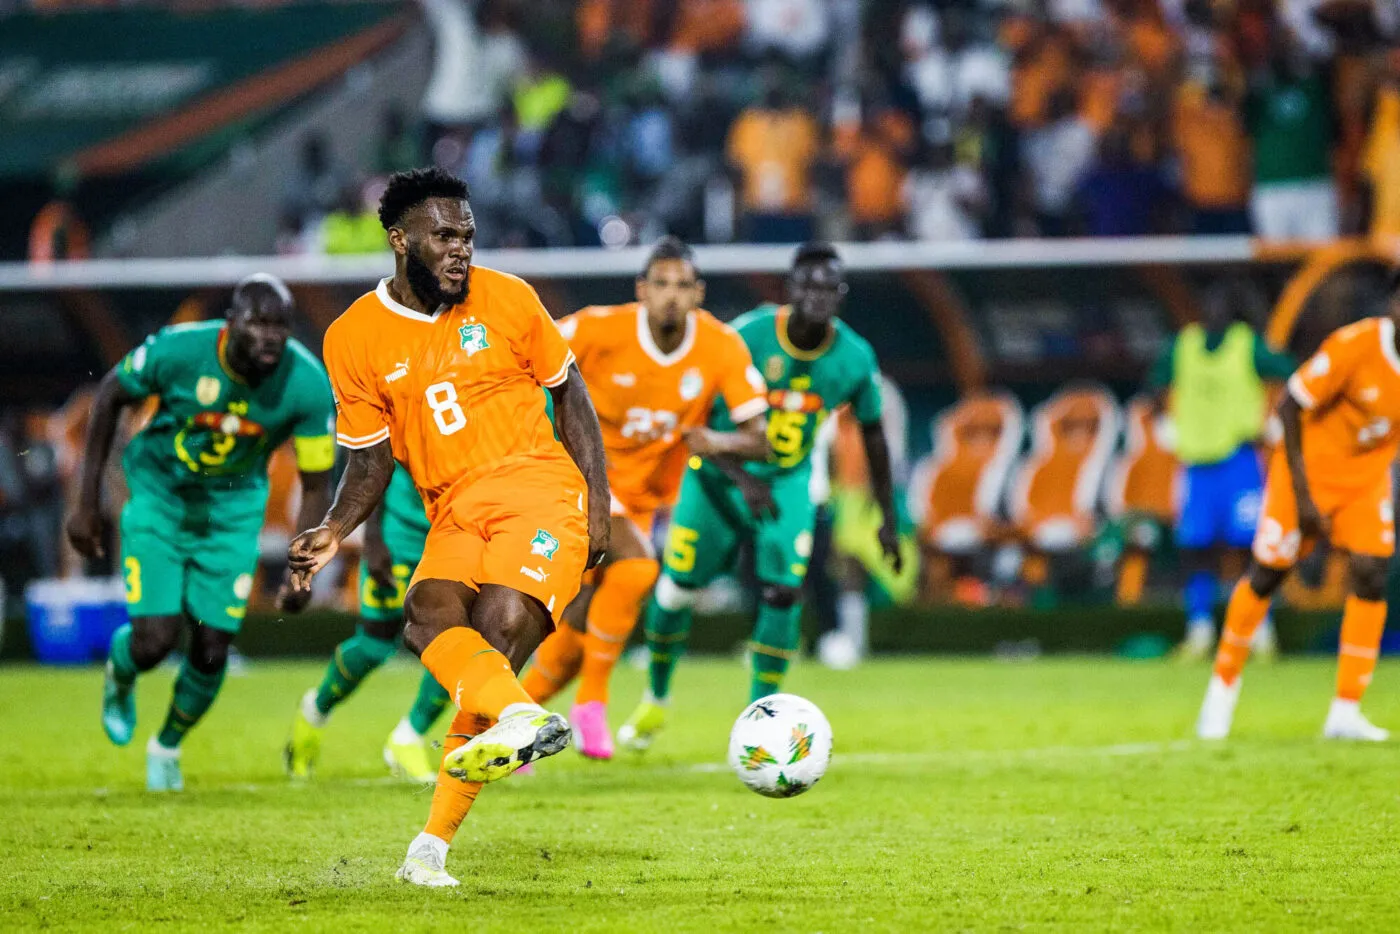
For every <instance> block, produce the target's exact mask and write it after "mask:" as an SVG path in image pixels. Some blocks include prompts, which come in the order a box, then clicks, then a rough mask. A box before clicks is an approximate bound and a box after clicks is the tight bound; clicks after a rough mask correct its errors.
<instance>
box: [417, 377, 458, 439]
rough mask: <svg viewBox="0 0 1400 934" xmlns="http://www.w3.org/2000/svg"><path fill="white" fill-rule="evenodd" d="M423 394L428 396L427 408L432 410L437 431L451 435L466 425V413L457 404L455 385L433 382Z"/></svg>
mask: <svg viewBox="0 0 1400 934" xmlns="http://www.w3.org/2000/svg"><path fill="white" fill-rule="evenodd" d="M424 395H426V396H427V397H428V408H430V409H432V410H433V421H435V422H437V426H438V431H440V432H442V433H443V434H445V435H452V434H456V433H457V432H459V431H461V430H462V429H463V428H465V427H466V426H467V413H466V412H463V411H462V407H461V406H460V405H458V404H457V387H456V386H453V385H452V384H451V383H434V384H433V385H431V386H429V387H428V390H427V392H425V393H424Z"/></svg>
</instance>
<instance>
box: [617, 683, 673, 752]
mask: <svg viewBox="0 0 1400 934" xmlns="http://www.w3.org/2000/svg"><path fill="white" fill-rule="evenodd" d="M665 725H666V705H665V704H662V703H659V702H658V701H656V700H654V699H653V698H652V697H651V696H650V695H648V696H646V697H643V698H642V702H641V703H640V704H638V705H637V709H636V710H633V711H632V715H631V716H629V717H628V718H627V722H626V723H624V724H622V726H620V727H618V730H617V743H618V745H619V746H622V747H623V748H625V749H630V750H632V751H633V752H646V751H647V750H648V749H650V748H651V744H652V741H653V740H654V739H656V734H657V733H659V732H661V728H662V727H664V726H665Z"/></svg>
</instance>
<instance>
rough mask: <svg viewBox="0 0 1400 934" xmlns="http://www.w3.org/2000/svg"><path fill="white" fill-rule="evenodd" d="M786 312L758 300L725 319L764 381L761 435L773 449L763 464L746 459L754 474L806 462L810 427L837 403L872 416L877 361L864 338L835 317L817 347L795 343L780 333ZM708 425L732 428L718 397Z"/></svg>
mask: <svg viewBox="0 0 1400 934" xmlns="http://www.w3.org/2000/svg"><path fill="white" fill-rule="evenodd" d="M787 315H788V310H787V308H785V307H784V308H779V307H778V306H776V305H760V306H759V307H758V308H755V309H754V310H753V311H750V312H749V313H747V314H745V315H741V316H740V317H738V318H736V319H735V320H734V321H733V323H732V325H731V326H732V327H733V328H734V330H736V331H738V332H739V336H740V337H742V338H743V339H744V343H745V344H747V345H748V347H749V353H750V354H752V356H753V363H754V366H756V367H757V368H758V371H759V372H760V373H761V374H763V379H764V380H765V381H766V382H767V383H768V440H769V443H770V444H771V445H772V446H773V455H772V457H771V458H770V459H769V460H768V462H767V463H760V464H749V465H747V467H748V470H749V471H750V472H751V473H753V474H755V475H757V476H760V477H772V476H774V475H776V474H779V473H787V472H790V471H798V470H808V469H810V467H811V463H812V446H813V445H814V444H815V443H816V438H817V431H818V430H819V429H820V428H821V426H822V422H824V421H825V420H826V417H827V416H828V415H829V414H831V412H832V411H834V410H835V409H836V408H838V407H839V406H841V405H844V404H846V403H850V405H851V410H852V412H853V413H854V415H855V417H856V419H857V420H858V421H859V422H860V423H861V424H862V425H871V424H879V422H880V383H879V380H878V379H877V373H878V370H879V367H878V365H877V364H876V362H875V351H874V350H872V349H871V347H870V345H869V344H868V343H866V341H865V339H864V338H863V337H861V336H860V335H859V334H857V333H856V332H854V331H852V330H851V329H850V328H848V327H847V326H846V325H845V323H844V322H842V321H840V320H835V321H832V323H831V334H830V335H829V336H828V338H827V339H826V341H825V342H824V343H823V344H822V345H821V346H820V347H818V348H816V349H815V350H811V351H806V350H801V349H799V348H797V347H794V346H793V344H792V342H791V341H790V340H788V336H787ZM710 424H711V426H712V427H714V428H717V429H721V430H729V429H732V428H733V427H734V424H733V422H732V421H731V420H730V418H729V410H728V409H727V408H726V407H725V405H724V402H723V400H717V401H716V402H715V409H714V412H713V413H712V414H711V416H710Z"/></svg>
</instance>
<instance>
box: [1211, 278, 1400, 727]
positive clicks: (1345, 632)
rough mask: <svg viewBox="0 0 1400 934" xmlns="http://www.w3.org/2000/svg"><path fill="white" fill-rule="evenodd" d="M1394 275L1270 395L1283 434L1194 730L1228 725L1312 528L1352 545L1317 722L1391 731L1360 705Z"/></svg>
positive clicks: (1394, 395) (1367, 657) (1392, 349)
mask: <svg viewBox="0 0 1400 934" xmlns="http://www.w3.org/2000/svg"><path fill="white" fill-rule="evenodd" d="M1397 286H1400V280H1397V278H1395V277H1392V280H1391V284H1390V306H1389V316H1388V317H1384V318H1366V319H1364V320H1362V321H1358V322H1356V323H1355V324H1351V325H1348V326H1346V327H1344V328H1341V329H1340V330H1338V331H1336V332H1334V333H1333V334H1332V335H1331V336H1330V337H1328V338H1327V340H1325V341H1323V343H1322V346H1321V347H1320V348H1319V349H1318V351H1317V353H1315V354H1313V356H1312V357H1311V358H1310V359H1309V360H1308V361H1307V362H1306V363H1304V364H1303V365H1302V366H1301V367H1299V368H1298V370H1297V372H1296V373H1294V374H1293V376H1292V377H1291V378H1290V379H1289V381H1288V394H1287V395H1286V396H1285V397H1284V399H1283V401H1282V402H1281V403H1280V405H1279V418H1280V420H1281V421H1282V422H1283V445H1282V447H1281V449H1279V450H1278V451H1275V452H1274V456H1273V459H1272V461H1271V462H1270V464H1269V481H1268V485H1267V486H1266V488H1265V490H1264V506H1263V511H1262V514H1261V516H1260V519H1259V529H1258V532H1257V533H1256V534H1255V536H1254V561H1253V563H1252V564H1251V565H1250V568H1249V573H1248V574H1246V575H1245V577H1244V578H1243V579H1241V580H1240V582H1239V583H1238V584H1236V585H1235V591H1234V594H1233V595H1232V596H1231V597H1230V606H1229V610H1228V611H1227V613H1226V616H1225V631H1224V632H1223V633H1222V634H1221V636H1220V647H1219V648H1218V649H1217V650H1216V655H1215V670H1214V671H1213V673H1212V674H1211V678H1210V685H1209V687H1208V688H1207V689H1206V696H1205V701H1204V703H1203V704H1202V705H1201V715H1200V719H1199V721H1198V722H1197V726H1196V731H1197V733H1198V734H1199V735H1200V737H1201V738H1202V739H1224V738H1225V737H1226V736H1228V735H1229V733H1230V724H1231V721H1232V720H1233V718H1234V711H1235V703H1236V701H1237V700H1238V699H1239V694H1240V672H1241V671H1242V670H1243V669H1244V663H1245V661H1246V659H1248V657H1249V644H1250V638H1251V636H1253V634H1254V630H1255V628H1256V627H1258V625H1259V624H1260V622H1261V621H1262V620H1263V619H1264V615H1265V614H1266V613H1267V612H1268V608H1269V599H1270V598H1271V597H1272V596H1273V594H1274V592H1275V591H1277V590H1278V588H1279V585H1280V584H1282V583H1283V581H1284V578H1286V577H1287V576H1288V573H1289V571H1291V570H1292V569H1293V567H1294V565H1295V564H1297V562H1298V559H1299V556H1300V555H1301V554H1303V553H1304V552H1305V551H1306V550H1307V549H1309V548H1311V547H1312V545H1313V544H1314V543H1316V542H1317V541H1319V540H1321V539H1324V538H1325V539H1329V540H1330V541H1331V542H1332V544H1333V545H1334V546H1336V547H1337V548H1340V549H1345V550H1346V551H1347V552H1349V553H1350V556H1351V557H1350V562H1351V568H1350V570H1351V594H1350V595H1349V596H1348V597H1347V599H1346V605H1345V609H1344V610H1343V612H1342V632H1341V643H1340V645H1339V646H1338V648H1337V692H1336V696H1335V698H1334V699H1333V701H1332V706H1331V708H1330V709H1329V710H1328V713H1327V721H1326V723H1325V724H1324V725H1323V736H1325V737H1327V738H1329V739H1355V740H1372V741H1379V740H1384V739H1387V738H1388V737H1389V735H1390V734H1389V733H1388V732H1387V731H1386V730H1383V729H1381V728H1380V727H1377V726H1375V725H1373V724H1372V723H1371V722H1370V721H1368V720H1367V719H1366V717H1365V716H1364V715H1363V714H1362V713H1361V706H1360V705H1361V697H1362V695H1363V694H1365V692H1366V687H1367V686H1368V685H1369V684H1370V683H1371V675H1372V673H1373V672H1374V671H1375V667H1376V658H1377V656H1378V655H1379V654H1380V643H1381V632H1382V630H1383V629H1384V627H1385V612H1386V599H1385V583H1386V572H1387V569H1388V566H1389V563H1390V556H1391V555H1392V554H1393V553H1394V551H1395V516H1394V504H1393V499H1392V489H1391V485H1392V481H1391V470H1392V465H1393V462H1394V460H1395V455H1396V452H1397V450H1400V345H1397V342H1396V321H1397V319H1400V289H1397Z"/></svg>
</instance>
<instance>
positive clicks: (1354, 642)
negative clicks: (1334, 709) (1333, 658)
mask: <svg viewBox="0 0 1400 934" xmlns="http://www.w3.org/2000/svg"><path fill="white" fill-rule="evenodd" d="M1384 630H1385V601H1384V600H1362V599H1361V598H1360V597H1355V596H1353V597H1347V602H1346V608H1345V609H1344V610H1343V611H1342V642H1341V645H1339V646H1337V697H1338V698H1340V699H1341V700H1349V701H1359V700H1361V695H1363V694H1365V693H1366V688H1367V687H1368V686H1369V685H1370V684H1371V675H1372V674H1373V673H1374V672H1375V670H1376V656H1378V655H1380V649H1381V633H1382V632H1383V631H1384Z"/></svg>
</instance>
